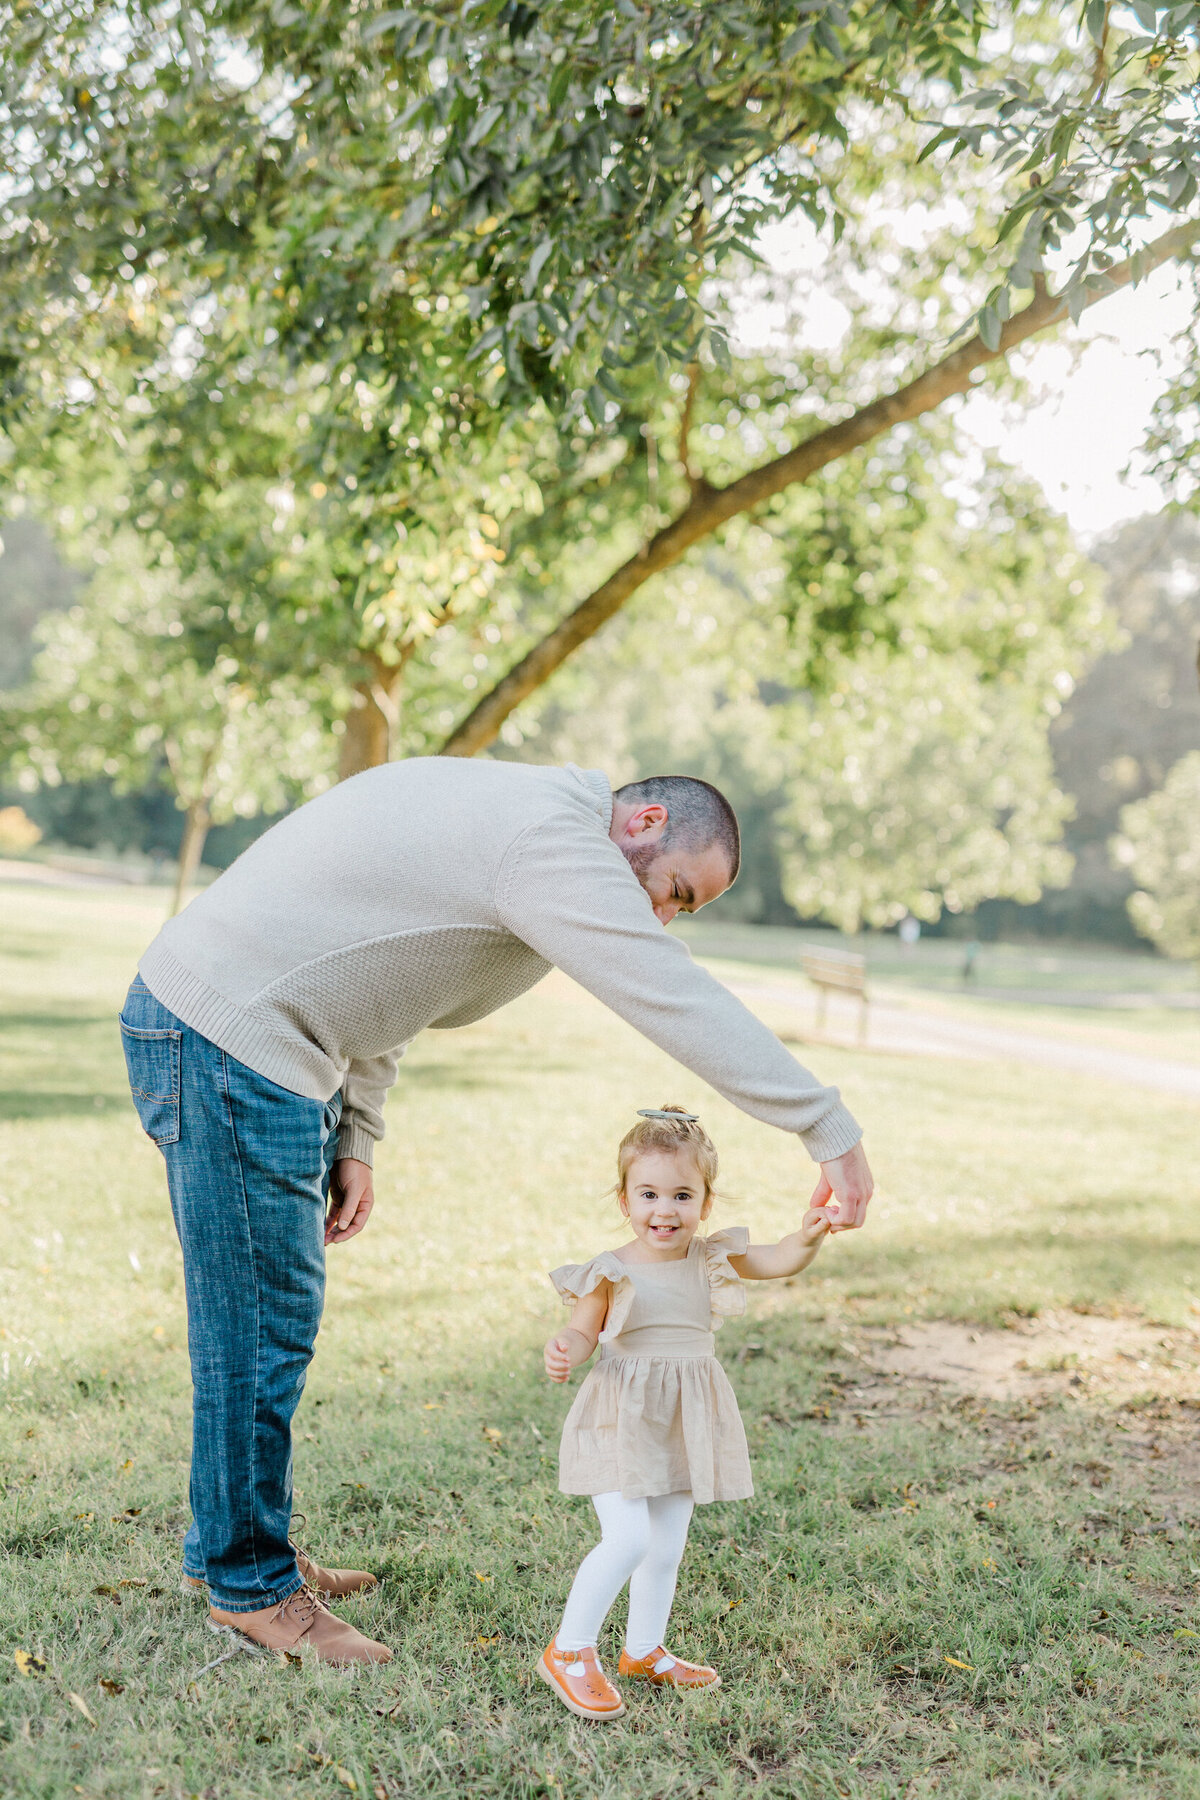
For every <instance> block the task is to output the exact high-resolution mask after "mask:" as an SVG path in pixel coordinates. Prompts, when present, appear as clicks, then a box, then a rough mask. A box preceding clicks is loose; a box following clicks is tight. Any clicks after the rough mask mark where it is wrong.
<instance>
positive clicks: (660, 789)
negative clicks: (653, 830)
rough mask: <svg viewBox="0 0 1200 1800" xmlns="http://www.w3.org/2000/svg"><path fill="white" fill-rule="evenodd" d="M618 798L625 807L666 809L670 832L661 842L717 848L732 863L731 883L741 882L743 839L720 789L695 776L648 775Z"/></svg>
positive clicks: (628, 785)
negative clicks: (659, 807)
mask: <svg viewBox="0 0 1200 1800" xmlns="http://www.w3.org/2000/svg"><path fill="white" fill-rule="evenodd" d="M615 798H616V799H618V800H619V801H620V802H621V804H622V805H623V806H665V807H666V809H667V828H666V830H665V832H664V833H663V835H662V838H661V839H660V842H661V843H662V844H664V845H666V844H679V845H681V846H682V847H683V848H684V849H687V850H707V849H709V848H710V847H711V846H712V845H713V844H717V845H718V846H719V847H720V848H721V849H722V850H723V851H724V852H725V856H726V859H727V861H728V863H729V880H730V883H731V884H732V883H733V882H734V881H735V880H736V879H737V872H738V870H739V869H740V868H741V865H742V836H741V833H740V831H739V830H738V822H737V814H736V813H735V812H734V810H733V808H732V806H730V804H729V802H728V800H727V799H726V798H725V796H724V794H723V793H722V792H721V790H720V789H719V788H715V787H712V786H711V785H710V784H709V783H708V782H707V781H700V780H698V779H697V777H696V776H694V775H647V776H646V777H645V778H644V779H643V780H641V781H630V782H627V783H626V784H625V786H624V787H622V788H618V789H617V792H616V795H615Z"/></svg>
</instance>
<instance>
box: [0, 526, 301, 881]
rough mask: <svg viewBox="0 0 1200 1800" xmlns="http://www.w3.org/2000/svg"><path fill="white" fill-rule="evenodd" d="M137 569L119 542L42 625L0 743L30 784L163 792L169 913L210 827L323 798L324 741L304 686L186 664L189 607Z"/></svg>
mask: <svg viewBox="0 0 1200 1800" xmlns="http://www.w3.org/2000/svg"><path fill="white" fill-rule="evenodd" d="M137 557H138V545H137V542H136V540H135V539H134V537H133V535H132V534H129V535H128V536H127V537H126V539H125V541H124V543H118V544H117V545H116V546H115V548H114V551H113V552H112V560H111V561H108V562H106V563H105V564H104V565H102V568H101V571H100V573H99V574H98V575H97V576H96V577H94V578H93V580H92V582H91V583H90V585H89V587H88V588H87V590H86V591H85V597H84V598H83V599H82V600H81V601H79V602H78V603H77V604H76V605H74V606H72V607H70V608H69V609H68V610H67V611H65V612H55V613H51V614H49V615H48V616H47V617H46V618H45V619H44V620H43V621H42V622H41V624H40V625H39V627H38V635H39V637H40V639H41V644H42V647H41V649H40V650H39V652H38V654H37V657H36V658H35V662H34V672H33V680H32V682H31V684H30V686H29V687H28V688H27V689H25V690H24V691H22V692H21V693H20V694H18V695H17V696H16V697H15V698H14V700H13V702H12V703H11V704H10V705H8V706H6V708H5V718H4V736H5V738H6V739H7V745H6V747H7V749H8V750H9V753H10V755H11V757H12V759H13V761H14V763H15V764H16V767H17V770H18V775H20V773H21V772H22V771H23V772H24V774H25V776H26V778H27V779H28V780H30V781H32V782H36V783H39V784H45V785H47V786H52V787H53V786H57V785H58V784H59V783H61V782H62V781H64V780H83V781H86V780H90V779H94V778H96V777H100V776H104V777H108V778H109V779H111V780H112V781H113V783H114V785H115V787H116V788H117V791H118V792H120V791H128V790H130V789H132V788H135V787H141V786H145V785H147V784H148V783H150V782H152V781H155V780H166V781H167V782H168V783H169V785H170V787H171V789H172V790H173V792H174V794H175V800H176V805H177V806H178V807H179V808H180V810H181V811H182V812H183V813H184V815H185V821H186V823H185V827H184V835H183V843H182V846H181V848H180V852H179V865H178V872H177V879H176V884H175V896H174V903H173V910H175V911H177V910H178V908H179V907H180V906H181V905H182V903H183V897H184V893H185V891H186V889H187V886H188V884H189V883H190V882H191V881H192V880H193V878H194V876H195V873H196V870H197V868H198V867H199V864H200V859H201V856H202V853H203V849H204V840H205V837H206V836H207V833H208V829H209V827H210V825H213V824H217V823H222V822H225V821H227V820H229V819H233V818H250V817H253V816H254V815H255V814H256V813H258V812H261V811H268V812H273V811H278V810H281V809H282V808H283V807H285V806H288V805H291V804H293V803H294V802H295V801H296V800H298V799H303V798H306V797H307V796H308V795H310V794H312V793H315V792H318V791H319V790H320V789H321V788H322V787H324V786H327V785H328V784H329V782H330V781H331V780H332V774H333V771H332V768H331V756H330V740H329V737H328V735H327V732H326V731H325V729H324V727H323V721H322V718H321V715H320V713H319V712H318V711H317V710H316V708H315V707H314V704H313V699H314V696H313V695H312V694H311V693H310V692H308V691H306V688H305V685H304V683H303V682H298V681H294V680H293V681H287V682H276V683H273V684H271V685H270V687H269V688H268V689H267V690H266V691H263V690H256V689H255V688H253V687H252V686H250V685H249V684H248V683H246V682H245V681H244V680H242V679H240V676H239V668H238V665H237V663H236V662H235V661H234V660H233V659H231V658H226V657H220V656H218V657H217V658H216V659H215V660H214V661H212V662H209V663H205V662H203V661H202V660H198V659H197V657H196V656H195V654H194V653H193V651H192V648H191V646H190V645H189V644H188V641H187V631H186V627H185V624H184V619H185V617H186V613H187V606H188V601H189V599H190V598H192V597H191V596H189V595H188V594H187V593H186V591H185V592H184V593H182V594H181V593H180V591H179V589H178V586H177V584H172V583H170V582H168V581H167V580H166V579H165V578H164V577H163V576H162V575H161V574H160V573H152V572H149V571H147V570H145V569H144V568H141V567H139V565H138V561H137Z"/></svg>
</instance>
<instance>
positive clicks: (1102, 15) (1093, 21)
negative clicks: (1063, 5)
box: [1083, 0, 1108, 49]
mask: <svg viewBox="0 0 1200 1800" xmlns="http://www.w3.org/2000/svg"><path fill="white" fill-rule="evenodd" d="M1107 18H1108V6H1107V4H1106V0H1087V5H1086V6H1085V7H1084V9H1083V23H1084V25H1085V27H1086V28H1087V34H1088V36H1089V37H1090V38H1091V40H1092V42H1093V44H1095V45H1096V47H1097V49H1098V48H1099V47H1100V45H1101V44H1102V43H1103V42H1104V26H1105V21H1106V20H1107Z"/></svg>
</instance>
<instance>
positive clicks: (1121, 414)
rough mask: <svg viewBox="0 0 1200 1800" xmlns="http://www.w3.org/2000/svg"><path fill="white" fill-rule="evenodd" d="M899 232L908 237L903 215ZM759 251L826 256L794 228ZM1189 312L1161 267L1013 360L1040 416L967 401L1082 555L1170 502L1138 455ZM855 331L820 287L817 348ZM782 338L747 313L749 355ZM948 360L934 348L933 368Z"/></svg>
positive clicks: (978, 433)
mask: <svg viewBox="0 0 1200 1800" xmlns="http://www.w3.org/2000/svg"><path fill="white" fill-rule="evenodd" d="M895 223H896V226H897V228H898V229H900V230H903V229H904V224H905V221H904V219H903V216H898V217H897V219H896V221H895ZM759 247H760V249H761V250H762V252H763V254H764V256H765V258H766V260H767V261H768V262H769V263H770V264H771V266H772V267H773V268H774V269H775V270H776V271H778V272H780V273H787V272H789V271H795V272H796V273H797V274H803V275H804V276H805V277H808V278H811V276H812V275H813V274H814V272H815V271H816V269H817V268H818V267H819V264H820V258H821V257H822V256H823V255H824V254H825V252H824V251H823V249H822V248H821V246H820V243H819V240H818V239H817V238H816V237H815V234H814V233H813V232H812V231H811V229H810V228H808V227H807V226H804V225H799V226H798V225H797V224H796V223H795V222H790V223H789V224H787V225H782V226H773V227H768V228H767V229H765V230H764V231H763V232H762V233H761V234H760V238H759ZM1189 307H1190V300H1189V293H1188V290H1187V288H1186V286H1185V285H1184V284H1183V283H1182V282H1181V280H1180V277H1179V274H1178V272H1177V271H1176V270H1175V269H1174V268H1172V267H1171V265H1169V264H1167V265H1164V266H1163V267H1162V268H1160V269H1157V270H1155V272H1154V273H1153V274H1152V275H1151V276H1149V277H1148V278H1147V280H1146V281H1144V282H1143V283H1142V284H1141V285H1140V286H1139V287H1137V288H1135V289H1126V290H1125V291H1123V292H1122V293H1120V294H1115V295H1114V296H1113V297H1112V298H1111V299H1108V300H1103V301H1100V302H1098V303H1097V304H1096V305H1095V306H1093V307H1089V309H1088V311H1087V312H1086V313H1085V314H1084V315H1083V318H1082V319H1081V320H1080V322H1079V324H1078V325H1075V326H1073V325H1070V324H1063V325H1061V326H1059V327H1058V329H1057V331H1056V332H1051V333H1047V334H1046V336H1045V337H1044V338H1040V339H1033V340H1032V341H1031V342H1030V344H1029V345H1027V346H1023V347H1022V348H1021V349H1020V350H1019V351H1017V352H1016V353H1015V355H1014V364H1015V366H1016V367H1017V368H1018V369H1019V370H1020V371H1021V372H1022V373H1023V374H1024V375H1026V376H1027V377H1028V378H1029V380H1030V381H1031V382H1032V384H1033V387H1034V390H1035V393H1036V395H1037V398H1036V400H1035V402H1034V404H1033V405H1032V406H1026V407H1024V408H1017V407H1015V406H1013V405H1011V404H1010V403H1008V402H1006V401H1004V400H1002V399H999V398H997V397H996V396H994V395H993V394H991V393H989V392H987V391H981V392H975V393H972V394H970V395H968V396H967V397H966V399H965V400H964V402H963V405H962V409H961V411H960V412H959V414H958V419H959V422H960V424H961V426H962V427H963V429H964V430H965V431H966V432H968V433H969V434H970V435H971V436H972V437H973V438H974V439H975V441H976V442H977V443H978V444H980V445H982V446H985V447H987V448H989V449H996V450H999V452H1000V453H1001V454H1002V455H1003V456H1004V457H1005V458H1006V459H1007V460H1008V461H1010V462H1012V463H1014V464H1015V465H1016V466H1017V467H1018V468H1022V469H1024V470H1025V471H1026V473H1027V474H1029V475H1031V476H1032V477H1033V478H1034V480H1035V481H1037V482H1038V483H1039V484H1040V485H1041V487H1042V489H1043V491H1044V493H1045V495H1046V498H1047V499H1048V500H1049V502H1050V504H1051V505H1052V506H1054V507H1056V508H1058V509H1060V510H1061V511H1063V512H1065V513H1066V515H1067V517H1068V519H1069V521H1070V523H1071V525H1072V527H1073V528H1074V530H1075V531H1076V532H1078V534H1079V536H1080V538H1081V540H1082V541H1083V542H1084V543H1085V545H1086V544H1087V543H1088V542H1089V540H1091V539H1094V538H1095V537H1097V536H1099V535H1101V534H1102V533H1104V532H1106V531H1108V530H1110V529H1111V528H1112V527H1113V526H1114V525H1118V524H1120V523H1121V522H1122V521H1123V520H1125V519H1129V518H1132V517H1134V516H1135V515H1136V514H1138V513H1147V512H1157V511H1158V510H1159V509H1160V508H1161V506H1162V504H1163V495H1162V492H1161V490H1160V488H1159V487H1158V485H1157V483H1155V482H1154V481H1153V480H1152V479H1151V477H1150V476H1149V475H1148V474H1147V472H1146V466H1145V460H1144V459H1143V458H1142V457H1141V455H1140V451H1139V447H1140V445H1141V443H1142V440H1143V438H1144V436H1145V433H1146V429H1147V427H1148V425H1149V423H1150V413H1151V409H1152V407H1153V404H1154V401H1155V398H1156V396H1157V395H1158V394H1159V393H1160V392H1161V391H1162V388H1163V386H1164V385H1165V383H1166V381H1167V380H1168V379H1169V377H1170V374H1171V373H1173V372H1174V370H1175V369H1176V368H1177V366H1178V357H1179V353H1178V351H1176V350H1175V349H1174V347H1173V343H1172V340H1173V338H1174V336H1175V334H1176V333H1177V332H1178V331H1179V330H1180V329H1182V327H1183V326H1184V324H1185V323H1186V321H1187V317H1188V313H1189ZM848 323H849V317H848V314H847V313H846V312H845V310H844V308H843V307H842V306H841V305H840V304H839V303H838V302H837V301H836V300H834V299H833V298H832V297H828V298H824V299H823V298H822V297H821V295H820V292H819V289H818V291H817V293H816V295H815V296H814V301H813V304H812V306H811V308H810V310H809V312H808V314H807V318H806V322H805V335H806V339H807V341H808V343H809V344H810V345H811V346H813V347H815V348H819V347H821V346H822V345H828V346H829V347H831V348H832V346H833V345H834V344H835V343H836V342H837V341H838V339H839V338H840V337H841V336H842V333H843V332H844V330H845V328H846V326H847V324H848ZM784 329H786V327H785V321H784V317H783V314H782V311H781V310H780V309H779V308H777V307H775V306H774V305H772V304H771V303H769V302H762V301H757V300H755V301H750V302H749V303H748V304H745V305H743V306H740V307H739V308H738V337H739V340H740V341H741V342H742V343H744V344H746V345H747V346H750V345H753V344H756V343H757V344H765V343H766V342H768V341H770V340H771V339H772V338H776V341H778V339H777V333H779V332H780V331H781V330H784ZM940 353H941V352H940V351H939V349H938V348H937V347H936V346H931V353H930V360H931V361H934V360H936V358H937V356H938V355H939V354H940ZM1126 469H1128V473H1125V471H1126Z"/></svg>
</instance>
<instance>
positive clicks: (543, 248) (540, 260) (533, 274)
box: [521, 237, 554, 298]
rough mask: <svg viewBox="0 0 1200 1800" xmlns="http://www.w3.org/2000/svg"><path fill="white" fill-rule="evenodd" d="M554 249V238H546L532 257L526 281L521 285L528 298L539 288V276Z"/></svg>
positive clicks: (526, 272)
mask: <svg viewBox="0 0 1200 1800" xmlns="http://www.w3.org/2000/svg"><path fill="white" fill-rule="evenodd" d="M553 248H554V239H553V238H552V237H544V238H543V239H542V241H541V242H540V243H539V244H538V245H537V247H536V248H535V250H534V252H533V255H532V256H531V257H530V259H529V267H528V268H527V269H526V271H525V279H524V281H523V282H522V283H521V287H522V290H523V292H524V294H525V296H526V298H528V297H529V295H530V294H532V293H533V290H534V288H535V287H536V286H537V279H538V276H539V275H540V274H541V272H542V269H543V267H544V265H545V262H546V258H547V257H548V256H549V255H550V252H551V251H552V250H553Z"/></svg>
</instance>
